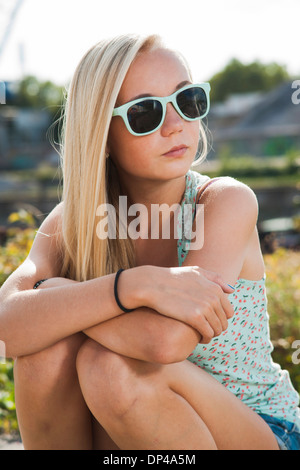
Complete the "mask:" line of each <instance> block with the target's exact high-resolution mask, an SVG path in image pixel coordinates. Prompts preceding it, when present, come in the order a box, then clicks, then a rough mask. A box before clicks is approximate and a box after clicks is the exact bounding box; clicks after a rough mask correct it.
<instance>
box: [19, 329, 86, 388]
mask: <svg viewBox="0 0 300 470" xmlns="http://www.w3.org/2000/svg"><path fill="white" fill-rule="evenodd" d="M83 340H84V336H83V335H79V334H78V335H72V336H69V337H68V338H65V339H63V340H61V341H58V342H57V343H56V344H54V345H52V346H50V347H49V348H46V349H44V350H42V351H40V352H37V353H34V354H30V355H28V356H22V357H18V358H17V359H16V360H15V367H14V375H15V381H16V382H17V383H20V382H24V381H26V382H27V381H28V383H31V384H32V383H35V384H36V385H37V386H38V385H41V386H44V385H45V384H48V385H49V386H51V385H52V386H55V384H56V385H58V383H60V384H61V383H62V382H66V381H68V380H69V379H73V378H74V375H76V356H77V352H78V349H79V348H80V346H81V344H82V342H83ZM58 381H59V382H58Z"/></svg>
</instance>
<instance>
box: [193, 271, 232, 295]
mask: <svg viewBox="0 0 300 470" xmlns="http://www.w3.org/2000/svg"><path fill="white" fill-rule="evenodd" d="M200 269H201V268H200ZM201 272H202V273H203V274H204V276H205V277H206V278H207V279H208V280H209V281H212V282H214V283H216V284H218V285H219V286H220V287H221V288H222V290H223V292H225V293H226V294H232V293H233V292H234V291H235V288H234V287H233V286H232V285H231V284H228V283H226V282H225V281H224V279H223V278H222V276H220V275H219V274H217V273H215V272H213V271H208V270H206V269H201Z"/></svg>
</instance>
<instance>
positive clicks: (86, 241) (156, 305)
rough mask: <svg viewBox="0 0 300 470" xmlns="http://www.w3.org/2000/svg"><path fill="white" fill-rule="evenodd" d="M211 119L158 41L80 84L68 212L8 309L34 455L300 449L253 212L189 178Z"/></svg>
mask: <svg viewBox="0 0 300 470" xmlns="http://www.w3.org/2000/svg"><path fill="white" fill-rule="evenodd" d="M208 108H209V85H208V84H202V85H198V84H193V82H192V78H191V74H190V72H189V69H188V67H187V65H186V63H185V61H184V60H183V59H182V57H181V56H180V55H179V54H177V53H175V52H173V51H170V50H168V49H167V48H165V47H164V46H163V45H162V43H161V42H160V40H159V39H158V38H157V37H155V36H151V37H147V38H139V37H134V36H121V37H117V38H115V39H112V40H108V41H103V42H101V43H99V44H97V45H96V46H95V47H93V48H92V49H91V50H90V51H88V52H87V54H86V55H85V56H84V57H83V59H82V61H81V62H80V64H79V66H78V68H77V70H76V71H75V74H74V77H73V80H72V83H71V86H70V91H69V95H68V99H67V105H66V113H65V126H64V140H63V155H62V162H63V175H64V192H63V201H62V202H61V203H60V204H59V205H58V206H57V207H56V208H55V209H54V210H53V211H52V212H51V213H50V214H49V216H48V217H47V218H46V219H45V221H44V222H43V224H42V226H41V228H40V230H39V231H38V233H37V236H36V238H35V241H34V243H33V246H32V249H31V251H30V254H29V256H28V258H27V259H26V261H25V262H24V263H23V264H22V265H21V266H20V267H19V268H18V269H17V270H16V271H15V272H14V273H13V274H12V275H11V276H10V277H9V279H8V280H7V281H6V283H5V284H4V285H3V287H2V288H1V293H0V295H1V307H0V332H1V333H0V339H1V340H2V341H4V342H5V345H6V351H7V355H8V356H11V357H15V358H16V361H15V392H16V405H17V414H18V421H19V426H20V431H21V435H22V439H23V442H24V446H25V448H26V449H92V448H94V449H117V448H119V449H278V448H300V437H299V432H300V424H299V423H300V417H299V409H298V408H297V406H298V394H297V393H296V391H295V390H294V389H293V387H292V385H291V383H290V380H289V377H288V374H287V373H286V372H284V371H282V370H281V369H280V368H279V366H277V365H275V364H274V363H273V362H272V360H271V351H272V347H271V343H270V339H269V330H268V316H267V313H266V299H265V284H264V265H263V259H262V255H261V252H260V246H259V240H258V236H257V231H256V219H257V210H258V209H257V201H256V198H255V196H254V194H253V192H252V191H251V190H250V189H249V188H248V187H247V186H245V185H243V184H241V183H239V182H237V181H235V180H233V179H230V178H219V179H216V180H209V179H208V178H206V177H204V176H202V175H201V174H199V173H197V172H195V171H192V170H190V168H191V166H192V165H193V162H194V160H195V157H196V158H197V163H199V161H201V159H202V156H203V155H202V156H199V153H202V154H205V151H206V139H205V133H204V131H203V127H202V125H201V122H200V120H201V118H203V117H204V116H205V115H206V114H207V112H208ZM201 150H202V152H201ZM120 196H122V197H123V198H124V197H126V204H127V207H128V213H126V211H125V214H124V210H123V209H122V207H121V206H122V204H121V203H120V201H124V199H120ZM136 204H138V206H135V205H136ZM163 204H164V206H162V205H163ZM197 204H198V205H197ZM158 205H159V207H163V208H164V210H162V211H161V215H160V218H158V219H157V220H156V227H154V225H155V223H154V222H153V219H152V217H151V211H152V209H153V208H154V207H156V208H157V206H158ZM174 205H175V206H174ZM136 207H138V208H139V211H140V216H141V217H140V218H139V219H138V221H137V219H136V218H134V215H137V214H136V213H135V212H134V208H136ZM166 207H167V208H172V207H177V208H180V209H181V210H178V211H171V210H169V211H168V210H166ZM185 207H190V208H192V211H190V212H189V211H185ZM112 208H114V209H115V212H114V211H112V210H111V209H112ZM203 208H204V213H203V211H202V210H201V209H203ZM104 209H106V210H107V212H106V213H105V211H104ZM107 213H109V216H108V217H107V218H106V219H105V214H106V215H107ZM201 214H202V216H201ZM114 216H116V219H115V220H114ZM105 220H106V221H107V220H108V221H109V223H110V225H109V229H107V227H106V229H105V227H104V224H103V223H102V222H103V221H105ZM199 220H200V222H199ZM177 223H178V226H177V225H176V224H177ZM180 224H181V225H180ZM182 224H183V225H182ZM188 224H189V228H191V227H192V228H193V231H195V232H196V236H195V240H196V242H197V243H194V238H193V237H192V236H191V231H189V230H186V227H187V226H188ZM167 225H169V226H170V234H169V236H163V234H162V232H163V229H164V228H165V227H166V226H167ZM112 228H115V229H116V232H117V236H116V237H113V236H112V233H113V230H112ZM127 228H128V233H127ZM153 228H156V229H158V233H159V235H158V236H151V235H153V233H154V230H152V229H153ZM107 233H108V235H109V236H107ZM129 233H131V234H133V235H134V236H128V234H129ZM139 233H140V236H136V235H137V234H139ZM126 235H127V236H126ZM120 269H123V271H120ZM230 285H234V288H231V287H230ZM33 287H34V288H33Z"/></svg>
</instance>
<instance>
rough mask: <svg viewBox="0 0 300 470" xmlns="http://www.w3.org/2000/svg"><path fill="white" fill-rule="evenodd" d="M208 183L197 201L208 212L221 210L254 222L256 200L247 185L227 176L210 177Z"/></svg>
mask: <svg viewBox="0 0 300 470" xmlns="http://www.w3.org/2000/svg"><path fill="white" fill-rule="evenodd" d="M209 183H210V184H209V186H208V187H207V188H206V190H205V191H204V193H203V195H202V197H201V198H200V201H199V202H200V203H202V204H204V206H205V208H206V209H207V210H209V212H210V213H212V212H215V211H216V212H218V213H219V212H220V211H222V213H223V214H225V215H229V214H235V216H236V218H239V217H243V218H244V217H245V218H248V219H249V217H250V219H251V221H253V220H255V222H256V220H257V216H258V202H257V198H256V195H255V193H254V191H253V190H252V189H251V188H250V187H249V186H247V185H246V184H244V183H242V182H240V181H238V180H236V179H234V178H231V177H227V176H226V177H220V178H215V179H212V180H210V182H209Z"/></svg>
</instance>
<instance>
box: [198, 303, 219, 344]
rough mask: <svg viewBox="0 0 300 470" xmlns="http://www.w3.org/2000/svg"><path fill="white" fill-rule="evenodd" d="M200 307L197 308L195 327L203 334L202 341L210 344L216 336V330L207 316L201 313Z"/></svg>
mask: <svg viewBox="0 0 300 470" xmlns="http://www.w3.org/2000/svg"><path fill="white" fill-rule="evenodd" d="M201 310H202V309H200V308H196V316H197V318H196V320H195V322H194V327H195V329H196V330H197V331H198V332H199V333H200V335H201V341H200V342H201V343H202V344H208V343H210V341H211V340H212V339H213V337H214V330H213V328H212V327H211V325H210V323H209V322H208V321H207V319H206V318H205V316H204V315H203V314H201Z"/></svg>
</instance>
